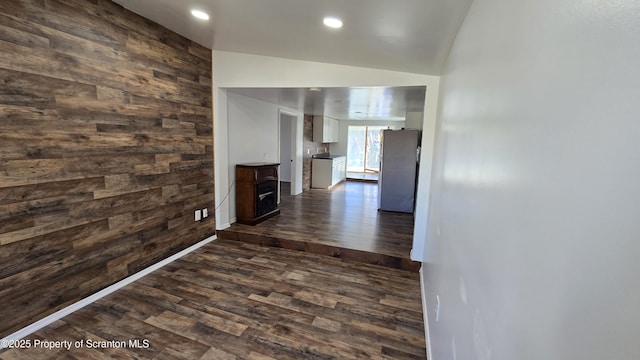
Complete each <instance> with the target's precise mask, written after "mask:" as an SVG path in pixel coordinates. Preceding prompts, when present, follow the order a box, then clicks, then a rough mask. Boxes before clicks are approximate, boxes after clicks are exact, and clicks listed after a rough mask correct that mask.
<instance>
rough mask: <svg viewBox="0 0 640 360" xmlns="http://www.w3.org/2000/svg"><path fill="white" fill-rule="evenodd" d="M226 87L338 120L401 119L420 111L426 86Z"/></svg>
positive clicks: (252, 96)
mask: <svg viewBox="0 0 640 360" xmlns="http://www.w3.org/2000/svg"><path fill="white" fill-rule="evenodd" d="M227 91H230V92H233V93H237V94H241V95H245V96H248V97H251V98H254V99H259V100H263V101H267V102H270V103H274V104H279V105H282V106H286V107H289V108H292V109H299V108H300V107H299V104H304V105H303V107H304V113H305V114H311V115H324V116H328V117H331V118H334V119H338V120H398V121H400V120H404V119H405V116H406V113H407V112H422V111H423V108H424V99H425V93H426V87H424V86H395V87H351V88H344V87H340V88H321V89H320V91H311V90H309V89H306V88H233V89H227Z"/></svg>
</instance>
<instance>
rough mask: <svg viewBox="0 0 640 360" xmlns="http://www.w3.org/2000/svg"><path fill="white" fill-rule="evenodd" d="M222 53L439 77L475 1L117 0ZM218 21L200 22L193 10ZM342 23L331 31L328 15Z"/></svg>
mask: <svg viewBox="0 0 640 360" xmlns="http://www.w3.org/2000/svg"><path fill="white" fill-rule="evenodd" d="M114 1H115V2H116V3H118V4H121V5H122V6H124V7H125V8H128V9H130V10H132V11H133V12H136V13H138V14H140V15H142V16H144V17H146V18H148V19H151V20H153V21H155V22H157V23H159V24H161V25H163V26H165V27H167V28H168V29H171V30H173V31H175V32H177V33H178V34H181V35H183V36H185V37H187V38H189V39H192V40H194V41H196V42H198V43H200V44H202V45H204V46H207V47H210V48H212V49H215V50H225V51H233V52H241V53H250V54H258V55H267V56H276V57H284V58H290V59H298V60H309V61H319V62H326V63H333V64H343V65H353V66H361V67H370V68H377V69H388V70H397V71H404V72H412V73H420V74H429V75H439V74H440V72H441V70H442V66H443V64H444V62H445V60H446V58H447V56H448V55H449V50H450V49H451V45H452V43H453V40H454V39H455V36H456V34H457V33H458V30H459V28H460V25H461V24H462V21H463V20H464V17H465V15H466V13H467V10H468V8H469V5H470V4H471V2H472V0H393V1H392V0H180V1H178V0H114ZM194 8H198V9H202V10H204V11H207V12H208V13H209V14H210V15H211V19H210V20H208V21H202V20H198V19H195V18H194V17H192V16H191V14H190V10H191V9H194ZM329 15H331V16H336V17H339V18H341V19H342V20H343V22H344V26H343V28H342V29H339V30H335V29H329V28H326V27H325V26H324V25H323V24H322V19H323V17H325V16H329Z"/></svg>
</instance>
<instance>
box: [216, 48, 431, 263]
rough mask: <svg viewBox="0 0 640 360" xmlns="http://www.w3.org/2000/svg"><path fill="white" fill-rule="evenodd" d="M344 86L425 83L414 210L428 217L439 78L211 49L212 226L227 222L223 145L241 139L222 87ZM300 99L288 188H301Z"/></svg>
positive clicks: (420, 229)
mask: <svg viewBox="0 0 640 360" xmlns="http://www.w3.org/2000/svg"><path fill="white" fill-rule="evenodd" d="M316 86H317V87H348V86H426V87H427V93H426V99H425V107H424V122H423V125H424V126H423V132H422V144H423V147H422V155H421V160H420V163H421V168H420V170H421V172H420V174H421V175H420V177H419V180H418V194H417V201H416V215H420V216H421V218H423V219H426V218H427V217H428V211H429V208H428V204H429V194H430V193H429V188H430V182H431V160H432V156H433V147H432V145H433V137H434V131H435V130H434V129H435V121H436V111H437V103H438V92H439V86H440V79H439V77H436V76H430V75H422V74H412V73H403V72H398V71H388V70H380V69H368V68H361V67H353V66H346V65H336V64H326V63H318V62H312V61H301V60H292V59H283V58H275V57H269V56H260V55H250V54H240V53H233V52H226V51H217V50H215V51H213V94H214V95H213V101H214V137H215V139H214V147H215V149H214V154H215V162H214V167H215V188H216V193H215V195H216V199H221V200H220V202H219V203H218V206H217V208H216V226H217V227H218V229H224V228H226V227H228V226H229V224H230V220H231V216H230V209H231V201H230V200H231V199H229V198H227V199H225V200H224V201H223V200H222V199H224V196H225V194H226V191H227V189H228V188H229V185H230V182H229V170H230V168H231V166H230V164H229V161H230V159H229V146H230V144H233V143H236V142H241V141H243V139H242V138H235V136H231V135H230V134H229V118H228V114H227V104H226V103H227V89H230V88H260V87H276V88H280V87H294V88H297V87H316ZM303 105H304V104H299V107H298V108H297V109H294V110H297V111H298V117H297V119H296V122H295V123H294V133H295V134H296V142H295V144H294V145H293V147H294V150H295V158H294V162H293V167H294V174H295V176H296V179H295V183H296V184H297V185H296V186H295V188H294V189H293V190H292V192H294V193H300V192H302V147H303V146H302V142H303V137H302V134H303V121H304V114H303V112H302V110H301V109H302V108H303ZM426 227H427V225H426V221H416V223H415V230H414V241H413V251H412V258H413V259H414V260H422V254H423V248H424V242H425V239H426Z"/></svg>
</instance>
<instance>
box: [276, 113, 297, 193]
mask: <svg viewBox="0 0 640 360" xmlns="http://www.w3.org/2000/svg"><path fill="white" fill-rule="evenodd" d="M283 115H284V116H288V117H291V118H292V119H291V150H290V154H291V174H289V178H290V179H291V195H295V189H296V186H297V185H298V184H297V181H298V177H297V176H296V171H297V166H296V156H295V155H296V150H297V149H296V148H297V142H296V135H297V131H296V128H297V121H296V119H297V118H298V114H297V113H296V112H293V111H290V110H286V109H282V108H280V109H278V161H279V162H280V163H281V164H282V154H280V143H281V142H282V139H281V138H280V137H281V135H282V116H283ZM281 168H282V166H281ZM278 203H280V183H279V182H278Z"/></svg>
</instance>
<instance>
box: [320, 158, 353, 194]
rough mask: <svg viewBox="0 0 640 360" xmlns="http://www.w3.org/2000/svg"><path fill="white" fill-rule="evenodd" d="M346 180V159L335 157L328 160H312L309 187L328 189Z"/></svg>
mask: <svg viewBox="0 0 640 360" xmlns="http://www.w3.org/2000/svg"><path fill="white" fill-rule="evenodd" d="M346 178H347V158H346V157H345V156H337V157H334V158H328V159H322V158H321V159H313V162H312V165H311V187H312V188H316V189H328V188H330V187H332V186H334V185H336V184H338V183H339V182H341V181H343V180H345V179H346Z"/></svg>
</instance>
